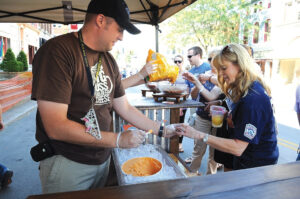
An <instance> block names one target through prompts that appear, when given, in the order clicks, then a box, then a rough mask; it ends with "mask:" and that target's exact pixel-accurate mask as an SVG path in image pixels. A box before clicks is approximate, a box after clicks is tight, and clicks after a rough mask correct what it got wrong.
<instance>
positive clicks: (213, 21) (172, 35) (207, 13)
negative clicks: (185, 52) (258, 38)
mask: <svg viewBox="0 0 300 199" xmlns="http://www.w3.org/2000/svg"><path fill="white" fill-rule="evenodd" d="M251 6H252V4H251V3H250V2H249V1H247V0H198V1H196V2H195V3H194V4H192V5H191V6H188V7H187V8H185V9H184V10H182V11H181V12H179V13H177V14H176V15H174V17H171V18H170V19H169V20H168V21H167V22H166V23H163V24H162V29H164V28H166V33H164V34H163V35H162V37H163V38H162V39H163V40H164V41H165V43H166V44H167V45H168V47H169V48H171V49H175V50H176V51H178V50H179V49H181V50H182V47H185V46H186V45H198V46H200V47H202V49H203V50H204V51H205V52H207V50H208V48H209V47H214V46H221V45H225V44H228V43H231V42H236V43H239V31H240V29H241V27H242V28H247V27H248V29H250V28H249V27H250V26H252V25H251V23H250V20H249V19H250V16H249V14H248V13H250V8H251ZM166 26H167V27H166ZM179 52H180V51H179Z"/></svg>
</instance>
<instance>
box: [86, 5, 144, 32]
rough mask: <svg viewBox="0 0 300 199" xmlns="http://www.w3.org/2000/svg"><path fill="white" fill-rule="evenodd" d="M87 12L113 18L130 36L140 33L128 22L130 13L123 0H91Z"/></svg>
mask: <svg viewBox="0 0 300 199" xmlns="http://www.w3.org/2000/svg"><path fill="white" fill-rule="evenodd" d="M87 12H88V13H94V14H103V15H105V16H108V17H111V18H114V19H115V20H116V22H117V23H118V24H119V26H121V27H122V28H124V29H125V30H127V31H128V32H129V33H131V34H138V33H140V32H141V31H140V30H139V29H138V28H137V27H135V26H134V25H133V24H132V23H131V22H130V17H129V14H130V12H129V9H128V7H127V5H126V3H125V2H124V0H91V2H90V3H89V6H88V9H87Z"/></svg>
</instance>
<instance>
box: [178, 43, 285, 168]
mask: <svg viewBox="0 0 300 199" xmlns="http://www.w3.org/2000/svg"><path fill="white" fill-rule="evenodd" d="M212 63H213V65H214V66H215V67H216V68H217V71H218V82H219V84H220V87H221V89H222V90H223V92H224V93H225V94H226V95H227V96H228V97H230V98H231V100H232V102H233V104H232V111H231V113H230V115H229V117H228V127H229V133H230V135H231V137H230V138H219V137H216V136H213V135H209V134H206V133H204V132H201V131H197V130H196V129H194V128H192V127H190V126H188V125H186V124H177V125H176V129H177V132H178V134H179V135H184V136H188V137H190V138H194V139H199V140H203V142H205V143H207V144H208V145H210V146H211V147H214V148H215V149H218V150H220V151H223V152H226V153H230V154H233V161H232V163H233V169H234V170H237V169H246V168H252V167H258V166H264V165H272V164H276V163H277V161H278V156H279V152H278V147H277V137H276V124H275V118H274V114H273V109H272V104H271V100H270V99H271V92H270V89H269V87H268V86H267V85H266V84H265V82H264V81H263V79H262V78H261V77H260V76H259V75H258V74H257V73H256V72H255V68H254V63H253V61H252V59H251V57H250V55H249V54H248V52H247V51H246V50H245V48H243V47H242V46H241V45H239V44H229V45H227V46H225V47H224V48H223V49H222V50H221V52H220V53H219V54H218V55H217V56H216V57H214V59H213V60H212Z"/></svg>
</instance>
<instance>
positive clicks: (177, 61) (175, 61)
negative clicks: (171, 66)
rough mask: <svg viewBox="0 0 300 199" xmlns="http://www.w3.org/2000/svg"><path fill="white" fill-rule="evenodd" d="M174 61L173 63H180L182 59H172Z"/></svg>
mask: <svg viewBox="0 0 300 199" xmlns="http://www.w3.org/2000/svg"><path fill="white" fill-rule="evenodd" d="M174 63H175V64H177V63H178V64H181V63H182V61H181V60H174Z"/></svg>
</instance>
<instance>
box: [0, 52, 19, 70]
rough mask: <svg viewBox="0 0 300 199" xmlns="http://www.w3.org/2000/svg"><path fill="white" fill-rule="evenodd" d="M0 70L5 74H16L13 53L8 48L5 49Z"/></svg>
mask: <svg viewBox="0 0 300 199" xmlns="http://www.w3.org/2000/svg"><path fill="white" fill-rule="evenodd" d="M1 68H2V70H4V71H5V72H17V71H16V70H17V69H18V63H17V60H16V57H15V54H14V52H13V51H12V50H11V49H10V48H8V49H7V51H6V53H5V55H4V59H3V61H2V64H1Z"/></svg>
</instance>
